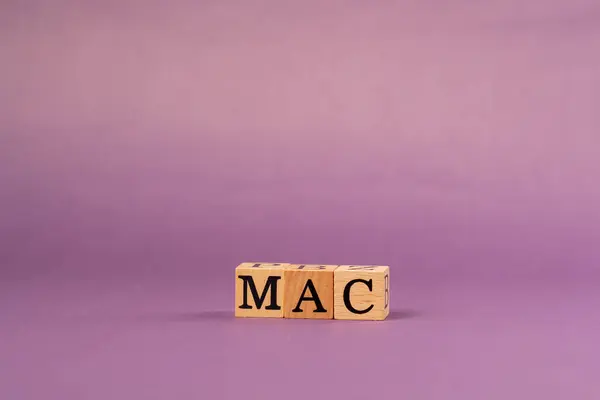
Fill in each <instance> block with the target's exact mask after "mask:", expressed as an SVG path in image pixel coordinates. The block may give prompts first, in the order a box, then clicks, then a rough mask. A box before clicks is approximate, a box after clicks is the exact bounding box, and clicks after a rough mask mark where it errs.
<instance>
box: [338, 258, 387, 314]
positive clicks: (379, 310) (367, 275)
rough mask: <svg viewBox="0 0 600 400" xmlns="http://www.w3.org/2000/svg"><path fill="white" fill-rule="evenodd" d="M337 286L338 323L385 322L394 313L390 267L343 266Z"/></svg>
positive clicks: (339, 269)
mask: <svg viewBox="0 0 600 400" xmlns="http://www.w3.org/2000/svg"><path fill="white" fill-rule="evenodd" d="M333 286H334V303H335V309H334V318H335V319H356V320H384V319H386V318H387V316H388V314H389V313H390V269H389V267H388V266H367V265H364V266H360V265H341V266H340V267H338V268H337V269H336V270H335V272H334V285H333Z"/></svg>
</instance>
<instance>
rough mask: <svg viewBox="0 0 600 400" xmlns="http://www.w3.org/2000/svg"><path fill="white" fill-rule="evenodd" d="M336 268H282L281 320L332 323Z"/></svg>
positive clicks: (297, 265) (302, 265) (298, 265)
mask: <svg viewBox="0 0 600 400" xmlns="http://www.w3.org/2000/svg"><path fill="white" fill-rule="evenodd" d="M337 267H338V266H337V265H316V264H311V265H308V264H306V265H305V264H292V265H289V266H287V267H286V268H285V270H284V277H285V279H284V280H285V283H284V285H285V291H284V299H285V302H284V312H283V317H284V318H307V319H333V315H334V302H333V279H334V271H335V270H336V268H337Z"/></svg>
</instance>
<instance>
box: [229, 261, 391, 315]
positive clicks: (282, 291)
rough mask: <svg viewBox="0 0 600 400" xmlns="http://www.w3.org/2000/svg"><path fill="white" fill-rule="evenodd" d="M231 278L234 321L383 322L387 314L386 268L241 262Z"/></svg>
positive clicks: (388, 302) (388, 306)
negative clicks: (255, 319) (243, 319)
mask: <svg viewBox="0 0 600 400" xmlns="http://www.w3.org/2000/svg"><path fill="white" fill-rule="evenodd" d="M235 275H236V276H235V278H236V279H235V280H236V284H235V316H236V317H258V318H306V319H337V320H342V319H345V320H348V319H352V320H384V319H386V318H387V316H388V315H389V313H390V268H389V267H388V266H383V265H381V266H377V265H363V266H361V265H304V264H285V263H284V264H277V263H242V264H240V265H238V266H237V268H236V270H235Z"/></svg>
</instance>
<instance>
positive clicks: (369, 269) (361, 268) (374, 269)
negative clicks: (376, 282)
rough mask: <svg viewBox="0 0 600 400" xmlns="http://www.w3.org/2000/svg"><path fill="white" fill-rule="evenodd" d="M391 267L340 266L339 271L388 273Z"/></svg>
mask: <svg viewBox="0 0 600 400" xmlns="http://www.w3.org/2000/svg"><path fill="white" fill-rule="evenodd" d="M389 270H390V267H388V266H387V265H340V266H339V267H338V269H337V271H340V272H341V271H367V272H387V271H389Z"/></svg>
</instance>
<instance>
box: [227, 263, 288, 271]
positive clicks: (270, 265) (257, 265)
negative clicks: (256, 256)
mask: <svg viewBox="0 0 600 400" xmlns="http://www.w3.org/2000/svg"><path fill="white" fill-rule="evenodd" d="M288 265H290V264H288V263H264V262H243V263H241V264H240V265H238V266H237V267H236V270H240V269H249V270H256V269H275V270H279V269H282V268H285V267H287V266H288Z"/></svg>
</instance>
